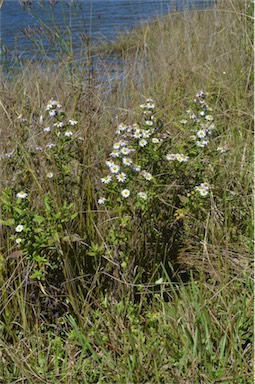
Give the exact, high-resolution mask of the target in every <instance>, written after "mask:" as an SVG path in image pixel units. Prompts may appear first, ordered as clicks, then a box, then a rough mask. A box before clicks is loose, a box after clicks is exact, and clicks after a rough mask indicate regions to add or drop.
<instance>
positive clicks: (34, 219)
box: [33, 215, 45, 224]
mask: <svg viewBox="0 0 255 384" xmlns="http://www.w3.org/2000/svg"><path fill="white" fill-rule="evenodd" d="M33 221H35V222H36V223H39V224H41V223H42V222H43V221H45V218H44V217H43V216H40V215H34V218H33Z"/></svg>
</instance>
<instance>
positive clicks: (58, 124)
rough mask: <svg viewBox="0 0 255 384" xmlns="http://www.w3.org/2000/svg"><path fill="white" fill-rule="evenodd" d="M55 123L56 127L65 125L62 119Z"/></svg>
mask: <svg viewBox="0 0 255 384" xmlns="http://www.w3.org/2000/svg"><path fill="white" fill-rule="evenodd" d="M53 125H54V127H57V128H62V127H63V126H64V123H63V121H60V122H59V123H55V124H53Z"/></svg>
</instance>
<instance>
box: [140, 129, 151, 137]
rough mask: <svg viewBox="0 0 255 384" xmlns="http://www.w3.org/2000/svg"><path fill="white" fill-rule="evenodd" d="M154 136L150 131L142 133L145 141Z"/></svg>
mask: <svg viewBox="0 0 255 384" xmlns="http://www.w3.org/2000/svg"><path fill="white" fill-rule="evenodd" d="M151 134H152V131H151V130H150V129H144V130H143V131H142V135H143V138H144V139H148V138H149V137H150V136H151Z"/></svg>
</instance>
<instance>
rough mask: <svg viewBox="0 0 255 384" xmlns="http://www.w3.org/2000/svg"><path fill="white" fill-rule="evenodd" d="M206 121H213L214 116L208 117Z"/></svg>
mask: <svg viewBox="0 0 255 384" xmlns="http://www.w3.org/2000/svg"><path fill="white" fill-rule="evenodd" d="M205 120H208V121H213V116H212V115H206V116H205Z"/></svg>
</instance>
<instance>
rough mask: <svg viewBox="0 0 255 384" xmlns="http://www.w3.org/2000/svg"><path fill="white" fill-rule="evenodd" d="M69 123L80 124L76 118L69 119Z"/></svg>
mask: <svg viewBox="0 0 255 384" xmlns="http://www.w3.org/2000/svg"><path fill="white" fill-rule="evenodd" d="M68 123H69V124H70V125H76V124H78V121H76V120H72V119H71V120H68Z"/></svg>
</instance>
